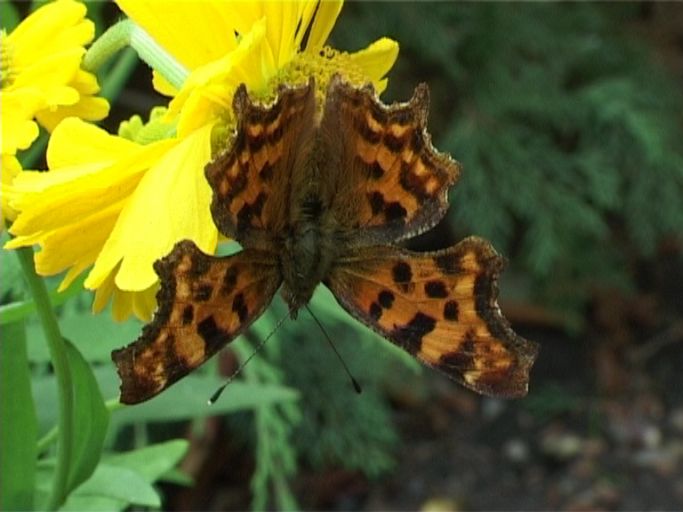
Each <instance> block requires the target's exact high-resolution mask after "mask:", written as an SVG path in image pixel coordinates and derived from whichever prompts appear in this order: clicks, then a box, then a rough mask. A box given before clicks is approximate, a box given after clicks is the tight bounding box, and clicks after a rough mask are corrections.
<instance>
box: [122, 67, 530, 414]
mask: <svg viewBox="0 0 683 512" xmlns="http://www.w3.org/2000/svg"><path fill="white" fill-rule="evenodd" d="M321 103H322V105H321V107H322V108H317V106H316V94H315V84H314V83H313V80H312V79H311V80H310V81H309V83H308V84H307V85H304V86H296V87H294V86H292V87H288V86H284V85H283V86H281V87H280V88H279V90H278V95H277V99H276V100H275V101H274V102H273V103H272V104H270V105H264V104H260V103H258V102H254V101H252V100H251V99H250V97H249V95H248V93H247V90H246V87H245V86H244V85H241V86H240V87H239V88H238V89H237V91H236V93H235V95H234V99H233V109H234V112H235V118H236V119H237V129H236V133H235V135H234V139H233V142H232V144H231V145H230V147H229V149H228V150H226V151H224V152H223V153H222V154H220V155H219V156H217V158H215V160H214V161H212V162H211V163H209V164H208V165H207V167H206V169H205V174H206V178H207V180H208V182H209V184H210V186H211V188H212V190H213V201H212V204H211V213H212V216H213V219H214V222H215V223H216V226H217V227H218V230H219V231H220V232H221V233H222V234H223V235H225V236H226V237H229V238H232V239H235V240H237V241H238V242H239V243H240V244H241V246H242V250H241V251H240V252H238V253H236V254H234V255H231V256H227V257H215V256H210V255H207V254H204V253H203V252H201V251H200V250H199V249H198V248H197V247H196V245H195V244H194V243H193V242H191V241H189V240H184V241H181V242H179V243H177V244H176V245H175V247H174V248H173V250H172V251H171V252H170V254H168V255H167V256H165V257H164V258H162V259H160V260H158V261H157V262H156V263H155V265H154V269H155V271H156V273H157V274H158V275H159V278H160V282H161V286H160V290H159V292H158V294H157V301H158V309H157V311H156V313H155V316H154V318H153V320H152V322H151V323H149V324H148V325H146V326H145V327H144V328H143V331H142V334H141V335H140V337H139V338H138V339H137V340H136V341H135V342H133V343H132V344H130V345H129V346H127V347H125V348H123V349H119V350H115V351H114V352H112V358H113V360H114V362H115V363H116V366H117V370H118V373H119V376H120V377H121V381H122V383H121V397H120V400H121V402H122V403H126V404H134V403H138V402H142V401H145V400H147V399H149V398H151V397H153V396H155V395H156V394H158V393H160V392H161V391H163V390H164V389H166V388H167V387H168V386H170V385H171V384H173V383H174V382H176V381H178V380H179V379H181V378H183V377H184V376H185V375H187V374H188V373H190V372H191V371H192V370H193V369H195V368H197V367H198V366H200V365H201V364H202V363H204V362H205V361H206V360H207V359H209V358H210V357H211V356H212V355H213V354H215V353H216V352H218V351H219V350H220V349H221V348H222V347H224V346H225V345H226V344H227V343H229V342H230V341H232V340H233V339H235V338H236V337H237V336H238V335H239V334H240V333H242V332H243V331H244V330H245V329H247V328H248V327H249V325H250V324H251V323H252V322H254V320H256V319H257V318H258V317H259V316H260V315H261V314H262V313H263V312H264V310H265V309H266V308H267V307H268V305H269V304H270V302H271V300H272V298H273V296H274V295H275V293H276V292H277V291H278V290H281V293H282V296H283V298H284V300H285V302H286V303H287V305H288V308H289V313H290V315H291V317H293V318H295V317H296V314H297V311H298V310H299V309H300V308H301V307H303V306H305V305H306V304H307V303H308V302H309V300H310V299H311V296H312V295H313V292H314V290H315V289H316V287H317V286H318V285H319V284H320V283H322V284H324V285H325V286H327V287H328V288H329V289H330V290H331V291H332V293H333V294H334V296H335V298H336V299H337V301H338V302H339V304H340V305H341V306H342V307H343V308H344V309H345V310H346V311H348V312H349V313H350V314H351V316H353V317H354V318H356V319H357V320H359V321H360V322H362V323H364V324H365V325H367V326H368V327H370V328H371V329H373V330H374V331H376V332H377V333H379V334H380V335H382V336H383V337H385V338H386V339H388V340H390V341H391V342H393V343H395V344H396V345H398V346H399V347H401V348H402V349H404V350H406V351H407V352H408V353H409V354H411V355H412V356H414V357H416V358H418V359H419V360H420V361H422V362H423V363H425V364H426V365H427V366H430V367H433V368H435V369H437V370H440V371H442V372H444V373H445V374H446V375H447V376H448V377H450V378H452V379H454V380H456V381H458V382H460V383H461V384H463V385H464V386H466V387H468V388H470V389H472V390H474V391H477V392H479V393H482V394H485V395H491V396H501V397H519V396H523V395H525V394H526V392H527V388H528V380H529V370H530V368H531V366H532V364H533V362H534V360H535V357H536V352H537V345H536V344H535V343H533V342H531V341H528V340H526V339H524V338H522V337H520V336H518V335H517V334H515V333H514V332H513V331H512V329H511V328H510V326H509V323H508V322H507V321H506V320H505V318H504V317H503V316H502V314H501V311H500V309H499V307H498V304H497V302H496V299H497V295H498V288H497V279H498V276H499V274H500V272H501V270H502V268H503V266H504V260H503V258H502V257H500V256H499V255H498V254H497V253H496V251H495V250H494V249H493V247H492V246H491V245H490V244H489V243H488V242H487V241H485V240H483V239H481V238H476V237H469V238H466V239H464V240H462V241H461V242H460V243H458V244H456V245H454V246H452V247H449V248H447V249H443V250H440V251H436V252H426V253H418V252H411V251H409V250H406V249H404V248H401V247H400V246H399V245H397V244H398V243H399V242H401V241H402V240H405V239H408V238H411V237H414V236H416V235H418V234H420V233H422V232H424V231H426V230H429V229H431V228H432V227H433V226H434V225H435V224H436V223H437V222H438V221H439V220H440V219H441V218H442V217H443V216H444V214H445V213H446V210H447V208H448V200H447V193H448V189H449V188H450V187H451V186H452V185H453V184H454V183H455V182H456V181H457V180H458V178H459V176H460V172H461V167H460V164H459V163H457V162H456V161H455V160H453V159H452V158H450V157H449V156H448V155H446V154H443V153H439V152H438V151H437V150H436V149H435V148H434V147H433V146H432V143H431V138H430V135H429V134H428V133H427V130H426V123H427V112H428V104H429V90H428V88H427V86H426V85H425V84H421V85H419V86H418V87H417V88H416V89H415V92H414V94H413V97H412V98H411V99H410V101H408V102H406V103H396V104H393V105H385V104H383V103H382V102H381V101H380V100H379V99H378V97H377V95H376V94H375V92H374V90H373V87H372V86H371V85H366V86H363V87H356V86H353V85H350V84H348V83H346V82H345V81H344V80H343V79H342V77H341V76H339V75H335V76H333V78H332V79H331V80H330V83H329V85H328V88H327V93H326V95H325V98H324V100H323V101H322V102H321Z"/></svg>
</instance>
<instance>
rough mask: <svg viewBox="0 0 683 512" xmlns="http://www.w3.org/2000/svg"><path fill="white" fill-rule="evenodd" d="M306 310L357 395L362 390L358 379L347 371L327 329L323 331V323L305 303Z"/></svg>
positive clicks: (347, 368)
mask: <svg viewBox="0 0 683 512" xmlns="http://www.w3.org/2000/svg"><path fill="white" fill-rule="evenodd" d="M306 311H308V313H309V314H310V315H311V316H312V317H313V320H315V323H316V324H318V327H320V330H321V331H322V332H323V334H324V335H325V339H326V340H327V343H329V344H330V347H332V350H334V353H335V354H337V358H339V362H340V363H341V364H342V366H343V367H344V371H345V372H346V375H348V376H349V379H351V384H353V389H355V390H356V393H358V394H359V395H360V394H361V393H362V392H363V390H362V389H361V387H360V384H358V381H357V380H356V379H354V378H353V375H351V372H350V371H349V367H348V366H346V362H345V361H344V359H343V358H342V356H341V354H340V353H339V351H338V350H337V347H335V346H334V343H332V338H330V337H329V335H328V334H327V331H325V328H324V327H323V324H322V323H321V322H320V320H318V317H317V316H315V315H314V314H313V311H311V308H309V307H308V304H306Z"/></svg>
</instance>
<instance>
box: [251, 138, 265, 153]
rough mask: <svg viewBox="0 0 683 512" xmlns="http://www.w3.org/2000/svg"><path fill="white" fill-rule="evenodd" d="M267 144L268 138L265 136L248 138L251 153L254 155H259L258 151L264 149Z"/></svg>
mask: <svg viewBox="0 0 683 512" xmlns="http://www.w3.org/2000/svg"><path fill="white" fill-rule="evenodd" d="M265 143H266V136H265V134H259V135H256V136H253V137H252V136H248V137H247V146H248V147H249V151H251V152H252V153H258V151H259V150H260V149H261V148H262V147H263V145H264V144H265Z"/></svg>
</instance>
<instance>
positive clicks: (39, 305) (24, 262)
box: [16, 247, 74, 510]
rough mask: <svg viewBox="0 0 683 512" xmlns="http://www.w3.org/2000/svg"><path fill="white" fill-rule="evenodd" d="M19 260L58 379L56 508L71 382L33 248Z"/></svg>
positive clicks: (64, 466)
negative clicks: (34, 258) (34, 263)
mask: <svg viewBox="0 0 683 512" xmlns="http://www.w3.org/2000/svg"><path fill="white" fill-rule="evenodd" d="M16 253H17V256H18V258H19V263H20V264H21V268H22V270H23V272H24V277H25V278H26V282H27V283H28V287H29V290H30V292H31V295H32V296H33V300H34V301H35V305H36V310H37V312H38V318H39V319H40V323H41V325H42V327H43V331H44V332H45V339H46V340H47V344H48V348H49V349H50V357H51V358H52V367H53V369H54V372H55V377H56V378H57V389H58V401H59V420H58V426H59V432H58V440H57V466H56V468H55V477H54V482H53V485H52V494H51V495H50V499H49V501H48V508H49V509H50V510H56V509H57V508H59V507H60V505H62V503H64V500H65V499H66V494H67V482H68V477H69V469H70V468H69V465H70V462H71V453H72V449H73V447H72V446H71V440H72V439H73V436H72V433H73V429H74V424H73V418H74V414H73V405H74V400H73V385H72V379H71V369H70V367H69V361H68V359H67V356H66V347H65V345H64V340H63V338H62V334H61V332H60V331H59V325H58V324H57V318H56V316H55V312H54V309H52V304H51V303H50V296H49V294H48V291H47V287H46V286H45V281H43V279H42V278H41V277H40V276H38V274H37V273H36V269H35V267H34V265H33V249H31V248H27V247H24V248H21V249H17V250H16Z"/></svg>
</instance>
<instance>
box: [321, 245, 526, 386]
mask: <svg viewBox="0 0 683 512" xmlns="http://www.w3.org/2000/svg"><path fill="white" fill-rule="evenodd" d="M502 266H503V260H502V258H501V257H500V256H498V255H497V254H496V252H495V251H494V250H493V248H492V247H491V245H490V244H489V243H488V242H486V241H485V240H482V239H479V238H474V237H471V238H467V239H465V240H463V241H462V242H460V243H459V244H457V245H455V246H453V247H451V248H449V249H444V250H442V251H437V252H431V253H414V252H410V251H407V250H404V249H400V248H396V247H388V246H376V247H368V248H362V249H359V250H357V251H356V252H354V253H351V254H349V255H347V256H346V257H342V258H341V259H340V261H339V262H338V264H337V265H336V266H335V267H334V269H333V270H332V272H331V273H330V276H329V278H328V279H327V280H326V282H325V284H326V285H327V286H328V287H329V288H330V289H331V290H332V292H333V293H334V295H335V297H336V298H337V300H338V301H339V303H340V304H341V305H342V306H343V307H344V308H345V309H346V310H347V311H348V312H349V313H351V315H353V316H354V317H356V318H357V319H358V320H360V321H361V322H363V323H365V324H366V325H368V326H369V327H371V328H373V329H374V330H375V331H377V332H378V333H379V334H381V335H382V336H384V337H386V338H388V339H389V340H391V341H392V342H394V343H395V344H397V345H398V346H400V347H401V348H403V349H404V350H406V351H407V352H408V353H410V354H411V355H413V356H415V357H417V358H418V359H420V360H421V361H423V362H424V363H426V364H427V365H429V366H431V367H434V368H436V369H438V370H441V371H442V372H444V373H445V374H446V375H448V376H449V377H450V378H452V379H455V380H457V381H459V382H461V383H462V384H464V385H465V386H467V387H469V388H471V389H473V390H475V391H477V392H479V393H483V394H486V395H492V396H502V397H519V396H523V395H525V394H526V392H527V386H528V379H529V370H530V368H531V365H532V364H533V362H534V359H535V357H536V352H537V346H536V344H535V343H533V342H530V341H527V340H525V339H524V338H522V337H520V336H518V335H516V334H515V333H514V332H513V331H512V329H511V328H510V326H509V324H508V323H507V321H506V320H505V319H504V318H503V316H502V315H501V313H500V310H499V308H498V305H497V303H496V298H497V293H498V289H497V279H498V274H499V273H500V270H501V268H502Z"/></svg>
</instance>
